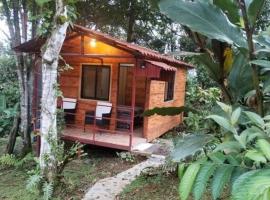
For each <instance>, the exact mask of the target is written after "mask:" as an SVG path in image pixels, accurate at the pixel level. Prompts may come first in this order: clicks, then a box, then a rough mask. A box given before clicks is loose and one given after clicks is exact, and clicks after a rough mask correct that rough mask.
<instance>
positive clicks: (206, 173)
mask: <svg viewBox="0 0 270 200" xmlns="http://www.w3.org/2000/svg"><path fill="white" fill-rule="evenodd" d="M215 170H216V165H214V164H213V163H206V164H203V165H202V167H201V169H200V171H199V173H198V175H197V178H196V180H195V185H194V187H193V195H194V198H195V200H199V199H201V197H202V195H203V193H204V191H205V189H206V186H207V182H208V180H209V179H210V177H211V175H213V173H214V172H215Z"/></svg>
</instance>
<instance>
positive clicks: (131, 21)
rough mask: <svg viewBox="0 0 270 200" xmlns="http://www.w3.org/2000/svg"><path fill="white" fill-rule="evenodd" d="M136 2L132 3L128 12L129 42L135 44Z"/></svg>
mask: <svg viewBox="0 0 270 200" xmlns="http://www.w3.org/2000/svg"><path fill="white" fill-rule="evenodd" d="M134 4H135V2H134V0H132V1H130V6H129V12H128V16H129V17H128V30H127V42H134V26H135V10H134Z"/></svg>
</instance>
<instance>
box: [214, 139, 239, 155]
mask: <svg viewBox="0 0 270 200" xmlns="http://www.w3.org/2000/svg"><path fill="white" fill-rule="evenodd" d="M241 148H242V147H241V146H240V145H239V143H238V142H236V141H227V142H223V143H221V144H218V145H217V147H216V148H215V149H214V152H217V151H224V152H226V153H230V152H235V153H238V152H240V150H241Z"/></svg>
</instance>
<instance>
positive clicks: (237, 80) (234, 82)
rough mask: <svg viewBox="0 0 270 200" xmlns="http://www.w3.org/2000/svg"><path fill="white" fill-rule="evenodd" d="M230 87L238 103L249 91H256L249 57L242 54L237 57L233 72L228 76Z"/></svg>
mask: <svg viewBox="0 0 270 200" xmlns="http://www.w3.org/2000/svg"><path fill="white" fill-rule="evenodd" d="M239 86H241V87H239ZM228 87H229V90H230V92H231V93H232V95H233V97H234V99H235V100H236V101H237V100H239V99H241V98H244V97H245V95H246V94H247V93H248V92H249V91H251V90H253V89H254V87H253V81H252V69H251V67H250V65H249V63H248V61H247V57H246V56H245V55H243V54H242V53H240V52H239V53H238V54H237V55H236V56H235V59H234V63H233V67H232V70H231V72H230V74H229V76H228Z"/></svg>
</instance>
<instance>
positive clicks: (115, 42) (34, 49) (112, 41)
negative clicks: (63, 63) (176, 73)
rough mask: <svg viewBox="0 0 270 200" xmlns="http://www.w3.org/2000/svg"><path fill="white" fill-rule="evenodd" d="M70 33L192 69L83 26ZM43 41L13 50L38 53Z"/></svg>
mask: <svg viewBox="0 0 270 200" xmlns="http://www.w3.org/2000/svg"><path fill="white" fill-rule="evenodd" d="M72 31H74V32H79V33H81V34H86V35H89V36H91V37H94V38H96V39H97V40H100V41H102V42H104V43H107V44H109V45H112V46H114V47H116V48H117V47H118V48H121V49H123V50H126V51H128V52H130V53H132V54H134V55H135V56H137V57H139V58H143V59H147V60H148V61H149V60H150V61H157V62H163V63H166V64H168V65H173V66H175V67H188V68H193V66H192V65H190V64H187V63H185V62H182V61H179V60H176V59H174V58H173V57H169V56H164V55H162V54H160V53H158V52H157V51H154V50H151V49H148V48H145V47H142V46H139V45H136V44H132V43H128V42H125V41H122V40H120V39H117V38H114V37H112V36H109V35H108V34H104V33H101V32H99V31H94V30H91V29H89V28H85V27H83V26H79V25H76V24H74V25H73V28H72ZM45 41H46V40H45V39H44V38H36V39H33V40H30V41H28V42H25V43H23V44H21V45H19V46H17V47H15V48H14V50H15V51H19V52H29V53H34V52H39V51H40V48H41V47H42V45H43V44H44V43H45ZM168 65H166V68H168ZM163 67H165V65H163Z"/></svg>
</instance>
